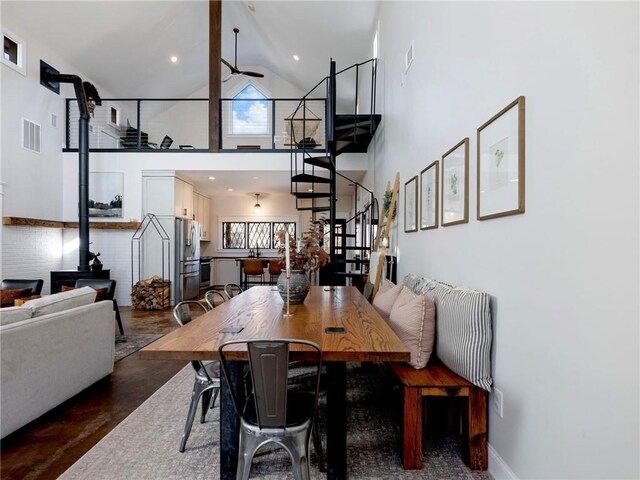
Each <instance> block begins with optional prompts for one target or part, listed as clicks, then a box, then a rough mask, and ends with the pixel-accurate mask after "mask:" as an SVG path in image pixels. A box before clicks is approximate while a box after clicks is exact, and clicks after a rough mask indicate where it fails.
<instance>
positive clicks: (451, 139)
mask: <svg viewBox="0 0 640 480" xmlns="http://www.w3.org/2000/svg"><path fill="white" fill-rule="evenodd" d="M638 16H639V5H638V3H635V2H634V3H613V2H606V3H605V2H602V3H599V2H585V3H578V2H562V3H556V2H553V3H551V2H534V3H524V2H513V3H509V2H498V3H489V2H477V3H476V2H473V3H461V2H460V3H459V2H452V3H444V2H428V3H419V2H383V3H381V5H380V11H379V17H380V24H381V32H380V51H381V65H380V67H381V68H380V72H379V81H380V82H381V85H380V86H381V87H382V88H381V89H380V90H379V91H380V92H382V95H383V97H382V98H381V99H380V101H381V103H379V105H381V106H383V107H384V112H383V118H384V120H383V121H384V128H382V130H381V131H380V132H378V133H377V134H376V142H375V144H374V146H373V147H371V149H370V150H373V151H372V157H373V158H374V161H375V173H376V182H375V183H376V190H377V192H378V193H379V195H381V192H382V191H383V189H384V186H385V184H386V182H387V180H389V179H392V178H393V175H394V173H395V171H396V170H399V171H400V173H401V175H402V183H404V182H405V181H406V180H407V179H409V178H410V177H411V176H413V175H417V174H418V173H419V172H420V170H422V169H423V168H424V167H425V166H427V165H428V164H429V163H431V162H432V161H433V160H435V159H438V158H440V157H441V155H442V154H443V153H444V152H445V151H447V150H448V149H449V148H450V147H452V146H453V145H455V144H456V143H457V142H458V141H460V140H461V139H462V138H464V137H467V136H468V137H469V138H470V172H469V173H470V179H471V182H470V202H469V207H470V208H469V211H470V217H471V218H470V221H469V223H468V224H465V225H459V226H451V227H447V228H442V227H441V228H439V229H437V230H430V231H427V232H419V233H411V234H405V233H400V235H399V248H398V254H399V256H400V261H399V274H400V275H401V276H404V275H405V274H406V273H409V272H416V273H420V274H426V275H429V276H431V277H433V278H437V279H441V280H443V281H447V282H451V283H454V284H461V285H467V286H470V287H475V288H478V289H481V290H484V291H487V292H489V293H490V294H491V295H492V296H493V297H494V299H493V304H492V307H493V321H494V334H495V337H494V344H493V372H494V376H495V386H496V387H497V388H499V389H500V390H501V391H502V392H503V393H504V418H500V417H498V416H497V415H496V414H495V413H494V412H493V411H490V416H489V441H490V444H491V446H492V447H493V448H494V449H495V452H497V454H498V455H499V456H500V457H501V458H502V459H503V460H504V461H505V462H506V464H507V465H508V467H509V468H510V469H511V470H512V472H513V473H514V474H515V475H516V476H517V477H519V478H536V479H538V478H638V477H640V467H639V458H640V456H639V455H638V452H639V451H640V440H639V437H640V435H639V432H638V428H639V421H640V419H639V416H638V412H639V394H638V391H639V383H638V382H639V373H640V372H639V364H640V361H639V356H638V355H639V354H638V352H639V350H640V349H639V345H638V338H639V331H638V319H639V317H640V309H639V305H638V301H639V298H638V297H639V295H638V292H639V291H640V286H639V282H638V278H639V277H638V264H639V254H638V245H639V234H638V229H639V217H640V215H639V213H640V211H639V197H638V190H639V189H638V173H639V171H638V158H639V146H638V131H639V121H638V119H639V96H638V85H639V77H638V67H639V59H640V52H639V48H638V45H639V38H638ZM412 40H413V41H414V42H415V46H414V52H415V62H414V64H413V66H412V67H411V69H410V71H409V74H408V76H406V77H405V78H404V85H401V82H400V80H401V72H402V60H403V55H404V52H405V51H406V49H407V48H408V47H409V44H410V42H411V41H412ZM519 95H525V96H526V102H527V106H526V213H525V214H523V215H518V216H511V217H506V218H502V219H494V220H489V221H484V222H478V221H477V220H476V218H475V217H476V215H475V209H476V201H475V197H476V188H475V179H476V167H475V158H476V157H475V154H476V136H475V135H476V129H477V128H478V127H479V126H480V125H481V124H483V123H484V122H485V121H486V120H488V119H489V118H491V117H492V116H493V115H494V114H495V113H497V112H498V111H499V110H500V109H502V108H503V107H504V106H506V105H507V104H508V103H509V102H511V101H512V100H514V99H515V98H516V97H518V96H519ZM398 159H400V161H398ZM400 205H402V198H401V202H400ZM400 229H402V225H400ZM496 460H497V457H492V459H491V465H490V468H491V473H492V474H493V475H494V476H495V477H496V478H503V477H504V476H505V475H506V473H505V472H507V470H504V469H501V468H500V466H499V465H498V464H497V462H496Z"/></svg>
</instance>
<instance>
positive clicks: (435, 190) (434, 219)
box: [420, 160, 440, 230]
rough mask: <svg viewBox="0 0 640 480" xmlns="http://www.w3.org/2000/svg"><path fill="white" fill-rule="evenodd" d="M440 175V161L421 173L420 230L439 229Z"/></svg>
mask: <svg viewBox="0 0 640 480" xmlns="http://www.w3.org/2000/svg"><path fill="white" fill-rule="evenodd" d="M439 174H440V162H439V161H438V160H436V161H435V162H433V163H432V164H431V165H429V166H428V167H427V168H425V169H424V170H422V171H421V172H420V230H429V229H431V228H438V207H439V206H440V199H439V197H440V190H439V187H440V184H439V182H438V176H439Z"/></svg>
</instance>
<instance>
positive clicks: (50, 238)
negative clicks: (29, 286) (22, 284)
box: [0, 226, 63, 294]
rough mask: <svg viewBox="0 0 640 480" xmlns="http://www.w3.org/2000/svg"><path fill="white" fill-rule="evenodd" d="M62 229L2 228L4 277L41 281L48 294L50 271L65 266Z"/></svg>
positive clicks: (1, 275)
mask: <svg viewBox="0 0 640 480" xmlns="http://www.w3.org/2000/svg"><path fill="white" fill-rule="evenodd" d="M62 248H63V243H62V229H61V228H42V227H12V226H3V227H2V272H0V277H2V278H41V279H42V280H44V287H43V288H42V293H45V294H47V293H49V291H50V290H49V287H50V278H51V275H50V272H51V271H52V270H60V269H61V268H63V267H62Z"/></svg>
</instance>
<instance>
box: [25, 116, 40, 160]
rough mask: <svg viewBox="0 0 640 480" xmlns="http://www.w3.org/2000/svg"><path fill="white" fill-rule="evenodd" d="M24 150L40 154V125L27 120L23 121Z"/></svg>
mask: <svg viewBox="0 0 640 480" xmlns="http://www.w3.org/2000/svg"><path fill="white" fill-rule="evenodd" d="M22 148H24V149H25V150H29V151H31V152H36V153H40V125H38V124H37V123H34V122H32V121H31V120H27V119H26V118H23V119H22Z"/></svg>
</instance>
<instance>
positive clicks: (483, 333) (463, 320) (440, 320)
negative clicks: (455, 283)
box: [433, 283, 493, 391]
mask: <svg viewBox="0 0 640 480" xmlns="http://www.w3.org/2000/svg"><path fill="white" fill-rule="evenodd" d="M433 293H435V300H434V301H435V304H436V310H437V315H436V324H437V326H436V329H437V336H436V351H437V352H438V358H440V360H441V361H442V363H444V364H445V365H446V366H447V367H449V368H450V369H451V370H453V371H454V372H456V373H457V374H458V375H460V376H462V377H464V378H466V379H467V380H469V381H470V382H471V383H473V384H474V385H477V386H478V387H480V388H484V389H485V390H488V391H491V384H492V382H493V380H492V378H491V340H492V333H491V308H490V303H489V301H490V297H489V295H488V294H486V293H483V292H478V291H476V290H469V289H466V288H452V287H448V286H446V285H444V284H441V283H439V284H438V285H437V286H436V287H435V288H434V289H433Z"/></svg>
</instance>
